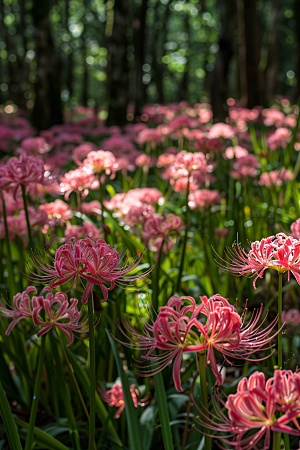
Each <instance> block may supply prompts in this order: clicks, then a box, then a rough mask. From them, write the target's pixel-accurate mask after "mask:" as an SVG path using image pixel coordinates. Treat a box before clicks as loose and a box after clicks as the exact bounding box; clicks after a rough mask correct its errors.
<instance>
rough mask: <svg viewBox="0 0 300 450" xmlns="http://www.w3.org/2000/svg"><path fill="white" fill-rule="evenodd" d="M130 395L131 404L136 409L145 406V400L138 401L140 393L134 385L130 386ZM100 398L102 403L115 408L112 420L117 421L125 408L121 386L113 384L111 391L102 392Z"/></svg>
mask: <svg viewBox="0 0 300 450" xmlns="http://www.w3.org/2000/svg"><path fill="white" fill-rule="evenodd" d="M130 394H131V397H132V401H133V404H134V406H135V407H136V408H137V407H138V406H145V405H146V404H147V398H146V399H141V400H139V396H140V392H139V390H138V388H137V387H136V386H135V384H131V385H130ZM100 397H101V399H102V400H103V401H104V402H106V403H108V404H109V406H115V407H116V408H118V410H117V411H116V413H115V415H114V418H115V419H118V418H119V417H120V415H121V414H122V412H123V410H124V408H125V400H124V394H123V388H122V384H121V383H115V384H113V386H112V387H111V389H109V390H107V391H106V392H104V391H102V392H100Z"/></svg>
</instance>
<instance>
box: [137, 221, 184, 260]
mask: <svg viewBox="0 0 300 450" xmlns="http://www.w3.org/2000/svg"><path fill="white" fill-rule="evenodd" d="M182 228H183V224H182V220H181V218H180V217H179V216H176V215H175V214H167V215H166V216H165V217H163V216H159V215H153V216H152V217H150V218H148V219H147V220H146V221H145V223H144V227H143V237H144V241H145V245H146V247H147V248H150V250H152V251H155V252H156V251H158V250H159V249H160V247H161V245H162V243H163V242H165V243H166V247H167V249H169V250H170V249H171V248H172V247H173V242H172V237H177V236H179V232H180V230H182Z"/></svg>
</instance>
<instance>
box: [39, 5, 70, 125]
mask: <svg viewBox="0 0 300 450" xmlns="http://www.w3.org/2000/svg"><path fill="white" fill-rule="evenodd" d="M50 7H51V2H50V0H43V1H40V0H34V1H33V5H32V9H31V13H32V19H33V25H34V38H35V46H36V48H35V50H36V81H35V85H34V88H35V102H34V107H33V112H32V121H33V125H34V126H35V127H36V128H37V129H38V130H43V129H46V128H49V127H50V126H52V125H55V124H60V123H62V121H63V115H62V105H61V99H60V61H59V59H58V58H57V55H56V52H55V47H54V42H53V38H52V35H51V28H50V21H49V11H50Z"/></svg>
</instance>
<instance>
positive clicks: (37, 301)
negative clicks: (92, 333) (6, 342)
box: [0, 286, 88, 345]
mask: <svg viewBox="0 0 300 450" xmlns="http://www.w3.org/2000/svg"><path fill="white" fill-rule="evenodd" d="M30 292H34V293H35V294H36V293H37V290H36V288H35V287H33V286H29V287H28V288H27V289H26V291H24V292H22V293H21V294H17V295H15V296H14V300H13V309H12V310H11V309H7V308H5V307H4V306H3V305H1V304H0V315H1V316H3V317H8V318H12V319H13V321H12V322H11V323H10V325H9V326H8V328H7V330H6V333H5V334H7V335H8V334H9V333H10V332H11V330H12V329H13V328H14V326H15V325H16V324H17V323H18V322H20V320H22V319H25V318H31V319H32V321H33V323H34V325H35V326H36V327H41V329H40V331H38V333H37V336H38V337H40V336H42V335H43V334H46V333H48V331H50V330H51V328H52V327H56V328H58V329H59V330H60V331H62V332H63V333H64V334H65V335H66V336H67V338H68V339H69V344H68V345H71V344H72V342H73V341H74V332H78V333H86V332H87V331H88V328H86V329H84V330H82V329H81V328H82V327H83V326H84V325H86V323H87V320H88V319H86V320H85V321H83V322H80V319H81V316H82V311H81V312H80V311H78V308H77V304H78V300H77V299H76V298H71V300H70V301H69V300H68V297H67V295H66V294H65V293H64V292H56V293H55V295H54V294H53V293H52V292H51V291H49V292H48V294H46V296H45V297H44V296H42V295H40V296H35V295H34V296H33V297H32V298H30V296H29V293H30ZM42 311H43V314H41V312H42ZM42 317H44V318H42Z"/></svg>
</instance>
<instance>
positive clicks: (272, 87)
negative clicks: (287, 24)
mask: <svg viewBox="0 0 300 450" xmlns="http://www.w3.org/2000/svg"><path fill="white" fill-rule="evenodd" d="M296 3H299V2H296ZM279 14H280V0H273V2H272V5H271V6H270V9H269V14H268V15H269V17H268V19H269V20H268V25H267V27H268V35H267V43H266V46H265V48H264V47H263V49H262V57H261V62H260V68H261V70H262V71H264V92H265V98H264V100H265V102H264V103H265V104H266V105H268V104H269V103H270V102H271V100H272V99H273V98H274V96H275V95H276V89H277V84H278V75H279V36H278V22H279ZM299 19H300V17H299ZM264 53H265V55H264Z"/></svg>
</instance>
